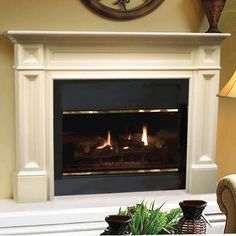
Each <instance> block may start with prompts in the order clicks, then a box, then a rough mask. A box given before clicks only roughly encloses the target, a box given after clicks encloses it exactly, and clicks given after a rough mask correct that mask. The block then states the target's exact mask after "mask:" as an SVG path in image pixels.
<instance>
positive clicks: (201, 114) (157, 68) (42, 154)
mask: <svg viewBox="0 0 236 236" xmlns="http://www.w3.org/2000/svg"><path fill="white" fill-rule="evenodd" d="M8 36H9V37H10V39H11V40H12V42H13V43H14V44H15V67H14V68H15V72H16V84H15V87H16V96H15V97H16V162H17V164H16V171H15V173H16V174H15V178H14V185H13V189H14V198H15V199H16V200H17V201H19V202H32V201H46V200H48V199H51V200H52V199H53V198H54V196H55V195H59V194H63V193H61V192H60V191H61V190H60V191H59V190H57V185H63V186H69V185H73V186H76V185H77V184H78V182H80V184H81V185H80V187H79V188H80V190H81V189H83V191H81V192H82V193H86V192H87V193H89V192H90V190H87V189H89V188H88V185H90V184H91V180H92V181H93V183H94V186H96V185H98V184H99V183H103V186H102V184H100V186H101V187H102V188H104V189H105V191H103V190H104V189H103V190H102V191H101V190H98V191H97V192H106V191H108V192H113V190H114V191H115V190H116V185H117V184H119V186H129V187H124V189H120V190H119V191H137V190H139V189H140V190H143V189H144V188H143V186H146V187H145V188H146V189H147V190H150V189H155V188H158V189H164V188H166V186H164V185H166V182H167V179H168V181H169V184H168V186H169V188H176V186H179V188H185V189H186V191H188V192H190V193H208V192H214V191H215V186H216V174H217V165H216V163H215V141H216V127H217V105H218V103H217V102H218V100H217V97H216V94H217V92H218V85H219V71H220V44H221V42H222V41H223V40H224V39H225V38H226V37H227V36H229V35H228V34H206V33H157V32H53V31H50V32H49V31H45V32H43V31H9V32H8ZM94 81H96V86H98V84H100V83H102V82H103V81H106V83H110V82H112V83H121V82H122V83H123V82H126V83H128V84H129V83H131V84H132V83H133V82H135V81H137V84H138V82H139V83H144V81H147V83H148V82H150V81H153V82H154V83H155V82H156V83H159V82H161V83H167V84H168V83H171V82H173V81H176V83H178V82H177V81H185V82H184V83H185V90H186V91H188V92H187V94H188V95H186V94H185V95H178V96H179V98H180V97H185V98H186V96H187V97H188V98H187V99H186V100H184V102H182V101H181V102H178V103H175V104H173V103H172V99H171V97H172V98H173V97H174V96H175V95H176V91H178V89H177V90H176V91H175V92H173V90H172V89H173V87H177V88H180V90H181V85H177V86H172V89H171V90H170V91H168V92H163V93H159V92H158V93H157V92H155V93H154V92H153V93H152V92H150V91H148V93H147V94H145V93H143V100H141V101H140V100H139V103H137V104H134V103H132V102H133V101H137V100H136V97H135V99H132V95H134V94H138V93H137V92H136V91H135V92H130V91H125V90H124V93H123V96H120V97H119V99H115V100H113V101H115V103H113V104H112V105H111V104H108V103H107V102H110V101H111V100H112V99H108V97H107V96H106V97H104V98H103V102H102V103H100V102H99V103H98V101H99V100H97V99H96V93H93V95H95V99H94V101H93V102H91V101H92V100H91V99H90V98H91V97H92V96H89V98H88V97H86V99H81V98H80V99H71V98H73V97H76V96H77V94H80V95H85V94H86V95H88V90H87V89H86V90H81V91H80V92H79V93H77V92H75V93H74V92H70V95H71V98H70V99H66V100H64V95H63V96H62V97H61V96H60V94H59V95H58V96H57V98H58V99H59V100H60V98H62V101H61V102H62V103H59V104H61V108H62V109H61V110H60V113H57V115H56V116H55V114H54V111H55V110H57V105H56V106H55V104H54V100H55V94H54V89H55V86H54V85H56V84H57V83H62V84H63V83H64V82H65V83H66V84H70V83H73V82H74V83H76V84H77V83H78V87H81V86H82V84H83V83H84V84H86V83H88V84H89V83H93V82H94ZM164 81H165V82H164ZM104 83H105V82H104ZM122 83H121V84H122ZM187 84H188V85H187ZM68 86H69V85H68ZM96 86H95V87H96ZM135 86H136V85H135ZM135 86H131V88H133V87H135ZM66 87H67V85H66ZM72 87H73V86H72ZM82 87H83V86H82ZM118 87H119V86H118ZM128 87H129V86H128ZM140 87H143V88H147V87H150V88H151V90H152V89H154V88H155V86H153V85H151V86H146V85H145V86H140ZM167 87H171V86H167ZM186 87H187V89H186ZM116 88H117V87H116ZM162 88H163V87H162ZM114 89H115V88H114ZM65 90H66V89H65ZM72 90H73V89H72ZM107 91H110V95H109V96H110V98H112V96H113V97H115V96H116V94H117V91H116V90H115V91H114V90H110V89H108V90H107V89H106V88H102V89H100V90H99V92H100V95H101V96H103V94H106V93H107ZM144 91H145V90H144ZM120 94H122V93H120ZM160 94H162V95H163V96H164V95H169V94H171V96H167V97H165V96H164V97H165V99H162V98H163V97H158V96H162V95H160ZM100 95H99V96H100ZM127 95H131V99H130V102H131V103H128V102H127V101H128V100H129V99H128V98H127ZM178 96H177V97H178ZM157 98H160V99H157ZM153 99H154V101H155V99H156V101H157V103H155V104H154V103H150V101H153ZM169 99H170V100H169ZM78 100H81V101H82V106H80V107H77V105H78V104H77V105H76V106H74V104H73V102H71V101H78ZM173 100H175V101H178V99H176V96H175V99H173ZM117 101H119V102H120V104H117ZM160 101H165V102H167V104H162V103H159V102H160ZM89 102H91V103H90V104H89ZM145 102H147V103H145ZM94 104H96V105H97V104H104V105H103V106H101V105H99V106H100V107H99V106H93V105H94ZM62 105H63V106H62ZM64 105H65V106H64ZM67 105H69V106H67ZM116 105H119V106H116ZM64 108H65V109H64ZM88 113H89V114H88ZM57 116H58V117H57ZM84 117H86V119H85V118H84ZM88 117H90V118H88ZM134 117H135V120H136V125H134V124H135V123H134V122H131V120H133V119H134ZM56 118H58V119H56ZM185 118H186V119H187V122H186V124H182V120H184V119H185ZM82 120H86V122H87V123H86V122H84V123H83V122H82ZM89 120H90V121H89ZM92 120H93V121H92ZM98 120H102V121H103V125H101V126H99V127H98V126H97V125H95V123H101V122H97V121H98ZM110 120H113V121H114V123H116V126H114V125H110ZM153 120H155V121H153ZM156 120H157V122H156ZM163 120H164V121H163ZM173 120H174V122H173ZM57 121H58V122H59V123H58V124H57ZM95 121H96V122H95ZM160 121H161V122H160ZM169 121H171V123H172V124H171V125H170V124H169ZM78 123H79V126H78V127H81V126H83V127H81V129H80V130H81V132H78V130H76V129H71V125H72V124H76V125H77V124H78ZM82 123H83V124H82ZM131 123H132V124H133V125H134V127H132V125H130V124H131ZM175 124H176V125H175ZM88 126H89V127H90V128H91V127H93V129H92V131H93V133H91V130H90V131H86V130H87V127H88ZM185 126H187V128H186V127H185ZM167 127H168V129H167ZM63 128H64V129H65V130H63ZM77 129H78V128H77ZM56 132H59V133H60V134H59V136H58V137H60V138H58V140H57V138H56V139H55V133H56ZM166 133H168V135H167V134H166ZM143 134H144V136H145V135H146V136H147V142H146V141H145V139H144V138H143V137H141V136H143ZM164 134H165V135H164ZM186 134H187V136H186ZM167 136H168V137H169V138H168V139H167V138H166V137H167ZM182 136H183V137H184V136H185V138H184V139H182ZM176 137H177V140H178V141H174V140H176V139H175V138H176ZM87 138H88V139H89V140H90V142H95V143H96V141H94V140H98V139H101V141H102V142H101V143H99V142H98V143H97V144H96V145H95V147H93V148H92V147H91V145H87V144H83V145H82V147H81V146H80V145H78V140H80V141H81V139H83V140H86V139H87ZM179 138H180V139H179ZM140 139H141V140H140ZM68 140H69V141H68ZM170 140H171V142H172V143H171V144H170ZM103 141H105V142H106V143H103ZM57 142H58V144H60V145H58V144H57ZM109 142H110V143H109ZM122 142H123V143H122ZM132 142H133V144H131V143H132ZM182 142H183V143H182ZM63 143H64V145H63ZM79 143H81V142H79ZM134 143H135V145H136V146H138V145H139V144H140V147H138V148H135V152H134V154H132V157H130V153H129V151H130V150H131V149H133V145H134ZM146 144H148V145H146ZM58 146H59V147H61V148H58V149H57V147H58ZM175 149H176V150H177V153H178V154H177V155H176V154H173V153H172V150H175ZM81 150H82V151H81ZM170 150H171V152H170ZM182 150H183V152H182ZM152 151H153V153H155V155H154V154H153V155H152V154H150V153H152ZM99 152H105V154H104V153H103V154H102V155H100V154H99V155H97V154H96V155H92V156H91V159H92V158H93V159H94V162H96V161H97V160H98V159H99V161H101V160H102V161H101V162H102V163H103V164H102V165H101V166H102V167H103V169H102V170H100V169H99V168H98V165H94V164H93V163H92V162H90V164H89V165H88V166H90V169H89V170H88V169H87V167H86V168H83V169H76V168H75V166H76V164H75V162H76V163H77V161H78V159H80V160H79V161H80V162H83V161H82V159H83V160H84V162H83V164H84V163H86V161H85V159H86V158H87V157H88V154H89V155H91V154H92V153H93V154H94V153H99ZM114 153H118V154H114ZM137 153H138V154H137ZM140 153H141V154H140ZM180 153H181V154H180ZM64 154H66V156H68V158H64V157H63V155H64ZM139 155H141V156H142V158H143V159H142V158H141V159H138V156H139ZM182 155H183V158H182ZM184 155H186V157H184ZM101 156H102V157H101ZM106 156H107V157H108V159H109V158H110V161H107V160H108V159H106V160H105V161H104V159H105V157H106ZM127 156H128V157H127ZM157 156H160V157H161V158H162V159H163V160H164V159H165V161H163V162H160V161H159V160H158V161H157V160H156V157H157ZM124 158H126V160H125V161H122V159H123V160H124ZM132 158H133V159H132ZM161 158H160V159H161ZM179 158H180V159H179ZM57 159H61V162H59V163H61V164H60V165H61V167H60V168H59V167H58V168H57V167H56V168H55V166H56V165H57V164H56V163H57ZM95 159H97V160H96V161H95ZM128 159H129V160H128ZM137 159H138V160H137ZM177 159H178V161H176V160H177ZM184 159H186V161H183V163H184V164H183V165H181V164H180V162H182V160H184ZM63 160H64V161H63ZM69 160H70V161H72V162H70V161H69ZM147 160H149V161H147ZM179 160H181V161H179ZM171 161H173V162H171ZM170 163H172V165H173V166H167V165H170ZM176 163H178V164H176ZM153 164H154V165H153ZM86 165H87V163H86ZM84 166H85V164H84ZM117 166H122V168H123V167H125V168H123V169H122V168H121V169H120V168H116V167H117ZM150 166H152V168H149V167H150ZM91 167H92V168H93V170H92V169H91ZM104 167H106V168H104ZM108 167H109V168H108ZM167 167H168V168H167ZM185 167H186V171H181V173H185V174H183V175H182V176H180V175H179V173H180V170H184V169H185ZM177 169H178V171H177ZM58 170H60V171H58ZM153 170H154V173H153V172H152V171H153ZM167 170H171V171H167ZM132 171H134V172H135V173H132ZM142 171H144V172H145V173H140V172H142ZM59 172H60V173H59ZM104 172H105V173H104ZM114 172H115V173H114ZM127 172H128V173H127ZM150 172H152V173H150ZM63 173H64V174H63ZM90 173H91V174H90ZM59 174H60V176H59ZM78 174H79V175H78ZM74 175H75V176H74ZM107 176H108V177H107ZM150 176H152V177H153V176H154V177H153V178H154V179H152V180H151V181H150V179H149V177H150ZM146 177H147V178H148V179H146ZM155 177H156V178H157V179H155ZM78 179H80V181H77V180H78ZM108 179H112V183H114V184H113V186H112V187H113V189H110V190H107V186H108V185H109V183H106V181H107V180H108ZM137 180H139V183H141V184H140V186H141V187H137V186H135V187H134V188H135V189H130V188H132V187H130V186H134V183H135V182H136V181H137ZM184 181H186V183H185V184H184ZM68 182H69V183H70V184H69V183H68ZM156 183H158V184H160V186H158V187H157V184H156ZM202 183H204V184H202ZM126 184H127V185H126ZM172 184H173V186H172ZM110 185H111V184H110ZM63 188H64V187H63ZM66 188H67V187H66ZM138 188H139V189H138ZM69 189H70V187H69ZM66 191H67V190H66ZM70 191H71V193H74V191H75V189H74V190H69V192H68V191H67V192H66V194H70ZM29 192H30V194H28V193H29ZM75 193H78V192H77V190H76V191H75Z"/></svg>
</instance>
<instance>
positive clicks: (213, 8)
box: [202, 0, 226, 33]
mask: <svg viewBox="0 0 236 236" xmlns="http://www.w3.org/2000/svg"><path fill="white" fill-rule="evenodd" d="M225 2H226V0H202V3H203V7H204V10H205V13H206V16H207V19H208V22H209V25H210V27H209V29H208V30H207V32H206V33H220V31H219V30H218V27H217V25H218V22H219V19H220V16H221V13H222V11H223V8H224V6H225Z"/></svg>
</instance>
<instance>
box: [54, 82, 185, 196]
mask: <svg viewBox="0 0 236 236" xmlns="http://www.w3.org/2000/svg"><path fill="white" fill-rule="evenodd" d="M187 107H188V80H186V79H175V80H173V79H169V80H154V79H152V80H142V79H139V80H135V79H133V80H90V81H83V80H80V81H68V80H67V81H63V80H62V81H55V82H54V117H55V118H54V124H55V128H54V140H55V142H54V144H55V146H54V150H55V159H54V163H55V168H54V170H55V193H56V195H65V194H84V193H104V192H123V191H141V190H143V191H144V190H158V189H181V188H185V177H186V150H187V149H186V145H187ZM134 177H135V179H134ZM98 180H99V181H98ZM124 180H125V181H124ZM145 182H150V183H151V184H145ZM170 182H172V184H170ZM95 183H96V184H95ZM104 183H105V187H104ZM84 186H86V188H84ZM114 186H115V189H114Z"/></svg>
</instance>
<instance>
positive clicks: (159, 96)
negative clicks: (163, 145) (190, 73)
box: [54, 79, 188, 195]
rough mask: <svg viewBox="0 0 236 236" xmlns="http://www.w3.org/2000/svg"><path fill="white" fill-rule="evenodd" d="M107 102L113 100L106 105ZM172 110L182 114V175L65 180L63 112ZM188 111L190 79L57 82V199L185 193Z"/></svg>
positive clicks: (155, 174) (55, 131) (55, 115)
mask: <svg viewBox="0 0 236 236" xmlns="http://www.w3.org/2000/svg"><path fill="white" fill-rule="evenodd" d="M140 93H141V95H140ZM108 97H109V98H110V99H107V98H108ZM138 97H140V98H139V99H138ZM167 107H168V108H178V109H179V115H180V119H179V120H180V121H181V122H180V124H179V132H180V133H179V135H180V137H181V138H180V143H179V155H180V156H181V158H179V166H178V169H179V171H178V172H168V173H152V174H117V175H99V176H73V177H71V176H64V177H63V175H62V131H63V127H62V116H63V115H62V113H63V111H65V110H76V109H79V110H99V109H103V110H105V109H132V108H135V109H138V108H146V109H148V108H167ZM187 107H188V80H186V79H168V80H159V79H157V80H155V79H152V80H62V81H61V80H60V81H59V80H56V81H54V175H55V195H68V194H69V195H71V194H91V193H110V192H128V191H150V190H167V189H183V188H185V177H186V149H187V147H186V146H187Z"/></svg>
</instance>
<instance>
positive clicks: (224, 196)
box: [216, 174, 236, 233]
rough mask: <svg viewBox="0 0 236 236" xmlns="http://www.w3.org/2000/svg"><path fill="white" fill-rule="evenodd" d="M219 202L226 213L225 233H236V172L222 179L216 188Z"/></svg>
mask: <svg viewBox="0 0 236 236" xmlns="http://www.w3.org/2000/svg"><path fill="white" fill-rule="evenodd" d="M216 195H217V203H218V205H219V208H220V210H221V211H222V212H223V213H224V214H225V215H226V224H225V230H224V232H225V233H236V174H233V175H228V176H225V177H224V178H222V179H220V180H219V182H218V184H217V189H216Z"/></svg>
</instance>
